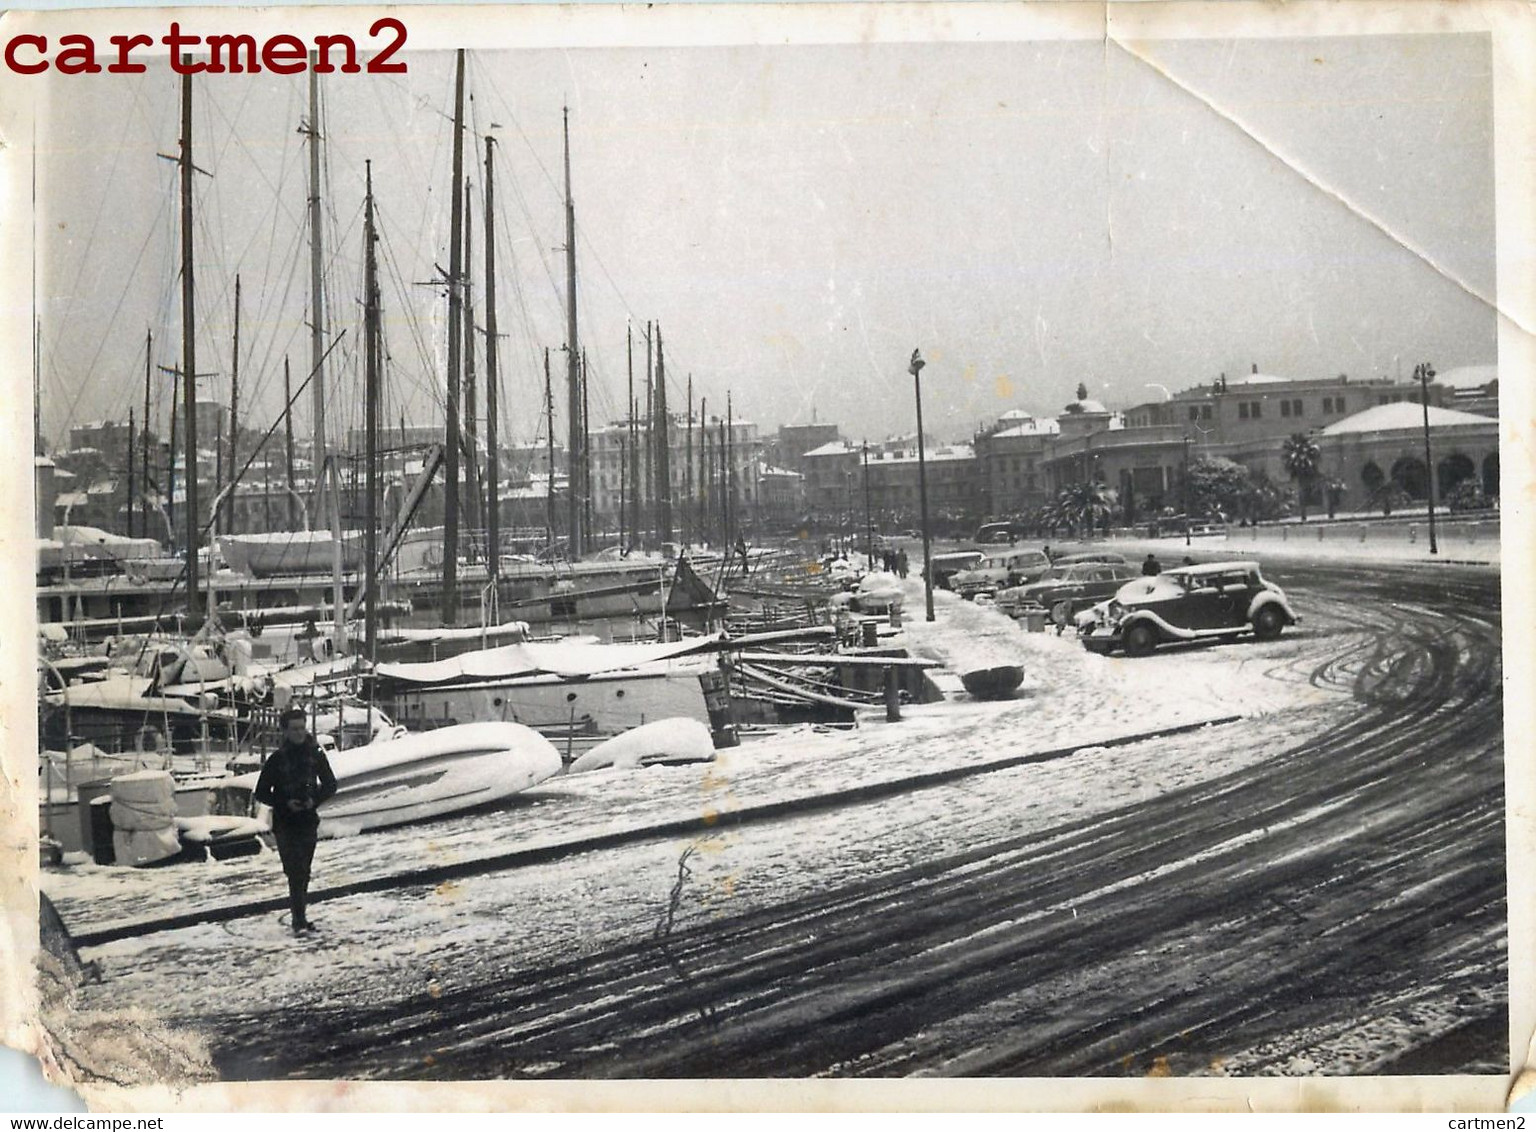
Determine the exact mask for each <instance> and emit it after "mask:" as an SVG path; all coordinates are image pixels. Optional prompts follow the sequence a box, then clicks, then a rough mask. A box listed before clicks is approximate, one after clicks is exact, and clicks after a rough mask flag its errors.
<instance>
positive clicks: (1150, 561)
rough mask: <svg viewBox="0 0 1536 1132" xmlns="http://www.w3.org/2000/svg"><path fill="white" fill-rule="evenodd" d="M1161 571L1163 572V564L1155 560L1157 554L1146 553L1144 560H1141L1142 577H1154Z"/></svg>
mask: <svg viewBox="0 0 1536 1132" xmlns="http://www.w3.org/2000/svg"><path fill="white" fill-rule="evenodd" d="M1162 572H1163V564H1162V563H1161V562H1159V561H1158V560H1157V555H1155V554H1148V555H1147V557H1146V560H1145V561H1143V562H1142V564H1141V573H1142V576H1143V577H1148V578H1151V577H1156V576H1157V575H1158V574H1161V573H1162Z"/></svg>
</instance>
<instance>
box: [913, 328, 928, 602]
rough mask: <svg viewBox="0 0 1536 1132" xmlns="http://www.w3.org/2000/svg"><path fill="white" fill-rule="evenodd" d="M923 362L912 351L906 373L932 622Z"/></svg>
mask: <svg viewBox="0 0 1536 1132" xmlns="http://www.w3.org/2000/svg"><path fill="white" fill-rule="evenodd" d="M927 364H928V363H927V362H925V361H923V355H922V352H921V351H920V350H913V351H912V360H911V361H910V362H909V363H908V364H907V372H908V373H910V374H911V375H912V391H913V393H914V395H915V396H916V398H917V505H918V515H919V517H920V518H921V520H922V525H923V608H924V612H925V614H926V616H927V619H928V620H929V621H932V620H933V540H932V538H931V537H930V535H929V533H928V463H927V457H926V455H925V454H924V452H923V377H922V374H923V367H924V366H925V365H927Z"/></svg>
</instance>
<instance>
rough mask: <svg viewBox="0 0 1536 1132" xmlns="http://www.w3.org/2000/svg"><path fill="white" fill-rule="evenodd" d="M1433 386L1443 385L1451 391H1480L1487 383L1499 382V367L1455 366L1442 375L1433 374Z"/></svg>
mask: <svg viewBox="0 0 1536 1132" xmlns="http://www.w3.org/2000/svg"><path fill="white" fill-rule="evenodd" d="M1434 380H1435V384H1436V385H1444V386H1447V387H1449V388H1451V389H1481V388H1482V387H1483V386H1485V385H1487V384H1488V383H1489V382H1492V381H1497V380H1499V367H1498V366H1496V365H1493V366H1456V367H1455V368H1454V369H1448V370H1446V371H1445V372H1444V373H1437V374H1435V378H1434Z"/></svg>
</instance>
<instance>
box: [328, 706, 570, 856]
mask: <svg viewBox="0 0 1536 1132" xmlns="http://www.w3.org/2000/svg"><path fill="white" fill-rule="evenodd" d="M560 767H561V761H560V753H559V752H558V751H557V750H555V746H554V744H553V743H551V742H550V741H549V740H548V739H546V738H544V736H542V735H540V734H539V733H538V732H537V731H535V730H533V728H531V727H524V726H523V725H522V724H520V723H500V722H495V723H461V724H458V725H456V726H453V727H442V728H439V729H437V730H436V731H423V732H418V733H416V734H412V735H405V736H403V737H401V738H399V739H388V740H385V741H384V742H381V743H370V744H368V745H367V746H366V747H356V748H354V749H352V750H350V751H342V752H340V753H338V754H337V755H335V756H334V757H333V758H332V760H331V769H332V770H333V771H334V772H335V774H336V787H337V789H336V795H335V796H334V797H333V798H330V799H329V800H328V801H326V802H325V804H324V805H322V806H321V807H320V835H321V836H322V837H336V836H344V835H346V834H350V833H360V832H362V831H363V830H369V829H382V828H384V827H387V826H393V825H402V824H404V823H406V822H413V821H422V820H424V819H426V818H435V817H443V816H446V815H448V814H455V813H460V812H462V811H464V810H471V809H475V808H477V807H479V806H484V805H488V804H490V803H492V802H500V801H503V800H505V799H506V798H509V797H511V796H512V795H513V794H516V793H517V792H518V791H520V790H526V789H528V788H529V787H530V786H536V785H538V784H539V783H540V782H543V781H544V780H545V779H546V778H550V777H552V776H553V775H555V774H557V773H559V770H560Z"/></svg>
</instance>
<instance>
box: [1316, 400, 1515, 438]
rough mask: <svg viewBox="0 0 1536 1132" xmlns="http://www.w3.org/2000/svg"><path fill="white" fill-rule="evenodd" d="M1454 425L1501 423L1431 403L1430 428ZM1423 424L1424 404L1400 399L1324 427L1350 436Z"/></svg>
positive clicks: (1326, 431)
mask: <svg viewBox="0 0 1536 1132" xmlns="http://www.w3.org/2000/svg"><path fill="white" fill-rule="evenodd" d="M1452 425H1484V426H1486V427H1487V428H1490V429H1492V430H1494V431H1495V432H1496V431H1498V427H1499V423H1498V422H1497V421H1496V420H1494V419H1493V418H1492V417H1480V416H1478V415H1477V414H1476V413H1463V412H1462V411H1461V410H1459V409H1441V408H1439V407H1437V406H1435V405H1431V406H1430V407H1429V427H1430V428H1448V427H1450V426H1452ZM1423 427H1424V407H1423V406H1422V405H1419V404H1418V403H1417V402H1414V401H1398V402H1395V403H1393V404H1391V405H1375V406H1372V407H1371V408H1369V409H1366V410H1364V411H1363V412H1359V413H1355V414H1353V415H1352V416H1348V417H1345V418H1344V419H1343V420H1341V421H1334V422H1333V424H1331V425H1329V426H1328V427H1327V428H1325V429H1323V435H1324V436H1347V435H1351V434H1354V433H1360V432H1394V431H1397V430H1399V429H1406V428H1416V429H1422V428H1423Z"/></svg>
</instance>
